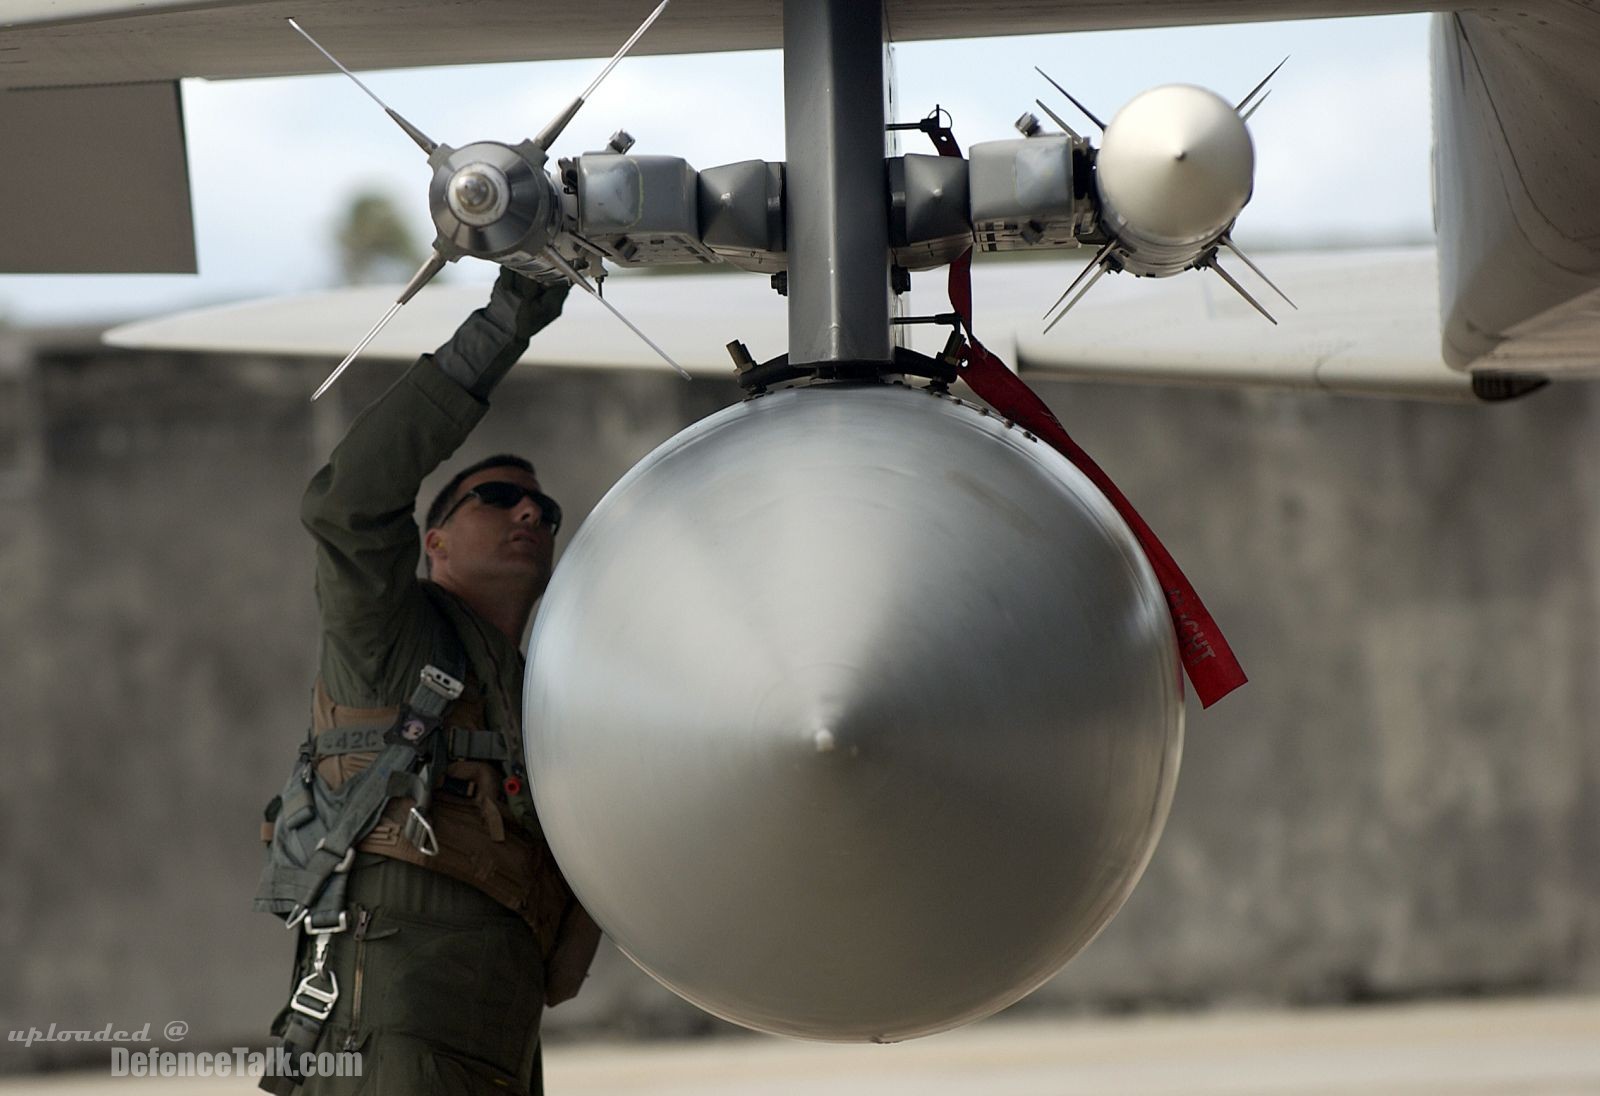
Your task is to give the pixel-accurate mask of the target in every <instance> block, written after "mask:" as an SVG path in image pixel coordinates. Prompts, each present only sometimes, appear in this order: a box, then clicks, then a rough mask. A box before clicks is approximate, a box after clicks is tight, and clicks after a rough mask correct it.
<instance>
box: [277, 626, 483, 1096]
mask: <svg viewBox="0 0 1600 1096" xmlns="http://www.w3.org/2000/svg"><path fill="white" fill-rule="evenodd" d="M438 635H439V638H438V639H437V641H436V646H435V649H434V652H433V661H432V662H430V663H429V664H428V665H427V666H425V667H423V669H422V674H421V679H420V680H419V681H418V683H417V686H416V688H415V689H413V690H412V693H411V697H410V699H409V700H407V701H406V702H405V703H404V704H402V705H401V706H400V709H399V714H398V716H397V717H396V718H395V719H394V720H393V722H392V723H391V724H390V725H389V726H388V727H387V728H384V727H378V726H376V725H374V726H370V727H360V728H343V729H341V733H340V734H339V735H337V736H326V735H325V736H323V737H327V738H337V741H329V742H319V741H318V735H317V733H316V729H315V728H314V727H313V728H312V729H311V730H310V731H309V732H308V733H307V735H306V741H305V742H304V743H302V744H301V746H300V752H299V755H298V756H297V757H296V759H295V766H294V770H293V772H291V773H290V775H289V779H288V782H287V783H285V784H284V786H283V791H282V792H281V793H279V794H278V795H277V796H274V797H273V799H272V801H271V802H270V803H269V804H268V805H267V809H266V820H267V821H268V822H269V823H271V824H272V839H271V841H270V843H269V844H268V845H267V853H266V863H265V865H264V866H263V868H262V871H261V883H260V886H259V887H258V888H257V891H256V897H255V901H254V903H253V905H254V908H255V909H257V910H259V911H261V912H265V913H276V914H279V915H280V916H282V917H283V918H284V919H285V922H284V923H285V927H286V928H288V929H290V930H291V931H293V930H294V929H296V928H301V929H303V930H304V931H305V933H306V935H307V936H308V937H310V938H311V939H312V940H313V941H314V945H313V947H314V950H313V953H312V967H311V972H310V973H309V974H307V975H306V976H305V977H304V978H302V979H300V981H299V984H298V985H296V987H295V990H294V993H293V994H292V995H291V997H290V998H289V1004H288V1007H287V1008H286V1009H285V1010H284V1016H285V1025H284V1031H283V1049H284V1051H285V1052H286V1053H287V1054H288V1057H289V1063H290V1068H291V1069H295V1068H297V1063H298V1062H299V1060H300V1055H301V1054H303V1053H305V1052H307V1051H309V1050H311V1049H312V1048H313V1047H314V1046H315V1045H316V1041H317V1037H318V1035H319V1034H320V1033H321V1031H322V1027H323V1025H324V1024H325V1023H326V1022H327V1020H328V1017H329V1016H331V1015H332V1014H333V1007H334V1003H335V1002H336V1001H337V1000H338V999H339V983H338V980H337V979H336V978H335V977H334V974H333V971H332V970H331V969H329V968H328V947H329V944H330V942H331V941H332V939H333V937H334V936H335V935H337V934H339V933H341V932H343V931H345V929H346V928H348V927H349V920H348V911H347V910H346V908H345V891H346V889H347V887H348V884H349V874H348V873H349V870H350V866H351V864H353V863H354V862H355V855H356V845H357V843H358V842H360V841H361V839H362V838H363V837H365V836H366V835H367V834H368V833H369V832H370V831H371V830H372V829H373V827H374V826H376V825H377V823H378V820H379V818H380V816H381V815H382V813H383V810H384V808H385V807H386V806H387V805H388V803H389V801H390V800H392V799H395V798H399V797H405V798H410V799H412V800H414V805H413V806H412V807H411V810H410V812H409V813H408V814H407V815H406V821H405V826H404V829H403V836H404V839H405V840H406V841H408V842H410V843H411V844H412V845H414V846H415V847H416V849H417V850H418V851H419V852H420V853H421V854H422V855H423V856H434V855H437V853H438V851H439V844H438V841H437V840H436V839H435V837H434V832H433V826H432V825H431V824H429V822H428V807H429V804H430V802H431V801H432V796H433V784H434V781H435V778H436V777H437V776H438V775H439V774H442V773H443V772H444V769H445V766H446V764H447V763H448V762H449V760H450V759H451V757H452V756H455V757H460V756H462V754H463V753H471V752H474V751H472V750H471V749H470V745H469V744H468V743H465V742H463V743H455V742H451V741H450V739H451V737H452V736H451V735H448V734H446V733H445V732H444V731H441V730H440V727H439V724H440V720H441V719H442V717H443V716H444V713H445V710H446V709H447V708H448V707H449V706H450V705H451V703H453V702H454V701H455V700H456V699H457V698H459V697H460V696H461V692H462V688H463V680H464V677H465V674H466V656H465V654H464V653H463V651H462V649H461V641H460V639H459V638H458V637H457V636H456V634H455V629H454V628H451V627H449V626H448V625H447V626H446V627H444V628H441V629H439V633H438ZM440 666H444V667H447V668H446V669H440ZM465 735H471V736H473V737H478V736H480V735H481V736H482V737H491V736H487V735H482V732H465V733H464V735H463V737H464V736H465ZM451 746H458V747H460V746H468V747H469V748H468V749H466V750H457V751H452V750H451V749H450V747H451ZM356 751H376V756H375V757H374V759H373V761H372V764H371V765H369V766H368V767H367V768H365V769H363V770H361V771H360V772H358V773H356V774H354V775H353V776H351V777H349V778H348V779H347V780H345V781H344V782H343V783H342V784H340V785H339V787H338V788H336V789H330V788H329V786H328V783H327V781H324V780H320V779H318V778H317V771H316V765H317V761H318V759H319V758H320V757H326V756H328V755H330V754H338V753H350V752H356ZM498 756H499V757H500V758H501V759H503V758H504V756H505V754H504V750H503V749H501V750H499V751H498ZM300 1081H301V1078H300V1077H299V1076H298V1075H291V1076H273V1075H272V1074H270V1073H269V1074H268V1075H267V1076H264V1077H263V1078H262V1080H261V1087H262V1088H263V1089H265V1090H267V1091H268V1092H272V1093H277V1094H279V1096H286V1094H288V1093H290V1092H292V1091H293V1090H294V1088H295V1087H296V1086H297V1085H299V1084H300Z"/></svg>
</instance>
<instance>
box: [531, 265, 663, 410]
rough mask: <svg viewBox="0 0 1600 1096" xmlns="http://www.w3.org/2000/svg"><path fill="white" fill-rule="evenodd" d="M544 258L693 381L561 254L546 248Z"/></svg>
mask: <svg viewBox="0 0 1600 1096" xmlns="http://www.w3.org/2000/svg"><path fill="white" fill-rule="evenodd" d="M544 257H545V258H546V259H548V260H549V261H550V265H551V266H554V267H555V268H556V269H557V270H559V271H561V273H562V274H563V275H565V276H566V278H567V280H568V281H570V282H572V284H573V285H575V286H577V287H578V288H579V289H581V290H583V291H584V292H585V293H587V294H589V296H591V297H593V298H594V299H595V300H597V301H599V302H600V303H601V304H602V305H604V306H605V308H606V311H608V312H610V313H611V314H612V315H613V316H615V317H616V318H617V319H619V320H621V321H622V324H623V326H624V327H626V328H627V329H628V330H629V331H632V332H633V333H634V334H635V335H637V336H639V338H640V339H641V340H643V342H644V344H645V345H646V346H648V347H649V348H650V349H651V350H654V351H655V352H656V353H657V354H659V355H660V356H661V360H662V361H664V362H666V363H667V364H668V365H670V366H672V368H673V369H675V370H677V372H678V375H679V376H680V377H682V378H683V379H684V380H686V381H687V380H693V378H692V377H690V376H689V371H688V370H687V369H685V368H684V367H683V366H681V365H679V364H678V363H677V362H675V361H673V360H672V355H670V354H668V353H667V352H666V351H665V350H663V349H661V347H659V346H657V345H656V343H655V340H654V339H652V338H651V337H650V336H649V335H646V334H645V333H644V332H643V331H640V330H639V328H638V327H637V326H635V324H634V322H633V321H632V320H630V319H628V317H626V316H624V315H623V314H622V313H621V312H619V311H618V310H617V306H616V305H614V304H612V303H611V302H610V301H608V300H606V299H605V298H604V297H602V296H601V295H600V291H599V290H598V289H596V288H595V287H594V285H593V284H591V283H590V281H589V279H588V278H585V277H584V276H583V275H582V274H580V273H579V272H578V271H577V269H576V268H574V267H573V265H572V264H571V263H569V262H567V259H566V256H564V255H562V254H561V252H559V251H557V250H556V249H555V248H553V247H547V248H545V250H544Z"/></svg>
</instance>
